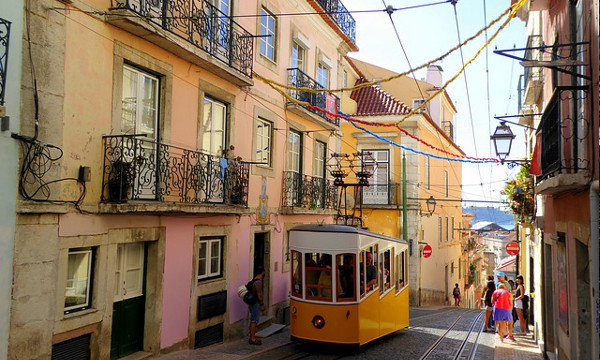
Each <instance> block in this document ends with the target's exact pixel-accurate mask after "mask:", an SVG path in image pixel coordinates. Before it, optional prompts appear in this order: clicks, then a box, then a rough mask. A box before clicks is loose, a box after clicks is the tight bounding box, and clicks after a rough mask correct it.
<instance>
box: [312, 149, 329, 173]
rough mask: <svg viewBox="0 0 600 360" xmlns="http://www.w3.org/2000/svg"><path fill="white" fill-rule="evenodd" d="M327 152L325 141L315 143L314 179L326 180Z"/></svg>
mask: <svg viewBox="0 0 600 360" xmlns="http://www.w3.org/2000/svg"><path fill="white" fill-rule="evenodd" d="M326 152H327V144H326V143H325V142H323V141H319V140H317V141H315V152H314V155H315V163H314V167H313V177H316V178H319V179H324V178H325V162H326V159H325V156H326Z"/></svg>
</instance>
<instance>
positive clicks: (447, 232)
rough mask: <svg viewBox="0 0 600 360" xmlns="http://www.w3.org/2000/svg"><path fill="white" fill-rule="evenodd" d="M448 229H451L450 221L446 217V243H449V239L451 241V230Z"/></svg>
mask: <svg viewBox="0 0 600 360" xmlns="http://www.w3.org/2000/svg"><path fill="white" fill-rule="evenodd" d="M448 227H449V221H448V217H447V216H446V242H448V239H449V236H448V235H449V234H450V231H448V230H449V228H448Z"/></svg>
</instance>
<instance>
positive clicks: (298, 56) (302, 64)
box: [290, 41, 306, 72]
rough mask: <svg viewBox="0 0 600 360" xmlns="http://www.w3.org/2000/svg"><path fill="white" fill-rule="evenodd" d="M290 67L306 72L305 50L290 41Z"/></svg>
mask: <svg viewBox="0 0 600 360" xmlns="http://www.w3.org/2000/svg"><path fill="white" fill-rule="evenodd" d="M294 54H295V56H294ZM294 62H295V63H294ZM290 67H292V68H298V69H300V70H301V71H304V72H306V49H305V48H304V47H303V46H302V45H300V44H298V42H296V41H292V53H291V56H290Z"/></svg>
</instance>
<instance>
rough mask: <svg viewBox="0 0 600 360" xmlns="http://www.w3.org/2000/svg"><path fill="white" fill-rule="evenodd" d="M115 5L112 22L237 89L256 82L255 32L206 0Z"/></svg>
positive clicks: (138, 0)
mask: <svg viewBox="0 0 600 360" xmlns="http://www.w3.org/2000/svg"><path fill="white" fill-rule="evenodd" d="M113 1H114V2H113V4H114V7H112V8H111V9H110V12H109V14H108V15H107V21H108V22H109V23H111V24H113V25H115V26H117V27H119V28H122V29H123V30H125V31H128V32H131V33H132V34H134V35H137V36H139V37H141V38H143V39H146V40H148V41H149V42H151V43H154V44H156V45H158V46H160V47H162V48H163V49H165V50H167V51H170V52H172V53H174V54H176V55H178V56H180V57H181V58H183V59H185V60H187V61H190V62H192V63H194V64H196V65H198V66H200V67H202V68H204V69H206V70H208V71H210V72H212V73H213V74H216V75H218V76H220V77H223V78H225V79H227V80H229V81H231V82H233V83H234V84H236V85H239V86H248V85H252V84H253V83H252V80H251V78H252V63H253V40H254V38H253V36H252V34H250V33H249V32H248V31H246V30H245V29H244V28H242V27H241V26H240V25H239V24H237V23H236V22H235V21H233V20H232V19H231V18H230V17H229V14H224V13H222V12H221V11H220V10H219V9H217V8H216V7H215V6H213V5H212V4H210V3H209V2H208V1H206V0H202V1H198V0H180V1H167V0H113ZM198 50H201V51H198Z"/></svg>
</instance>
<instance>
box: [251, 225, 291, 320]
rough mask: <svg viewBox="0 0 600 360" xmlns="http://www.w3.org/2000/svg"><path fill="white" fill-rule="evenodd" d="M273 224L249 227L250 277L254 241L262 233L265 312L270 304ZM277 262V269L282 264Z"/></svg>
mask: <svg viewBox="0 0 600 360" xmlns="http://www.w3.org/2000/svg"><path fill="white" fill-rule="evenodd" d="M273 229H274V227H273V226H261V225H253V226H252V229H251V232H250V234H251V238H250V241H251V243H250V248H251V250H250V268H249V271H250V277H252V276H254V265H255V264H254V252H255V247H254V242H255V241H256V236H257V235H258V234H264V242H265V253H264V258H263V264H260V265H263V266H264V267H265V277H264V278H263V298H264V302H265V307H266V309H267V314H268V313H269V305H270V303H271V302H270V299H271V296H270V294H271V291H270V289H271V260H272V252H273V249H272V246H271V244H272V242H273V241H272V239H273V235H272V234H273ZM276 263H277V265H276V266H277V270H276V271H279V270H280V267H281V266H283V264H280V263H279V262H276Z"/></svg>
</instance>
